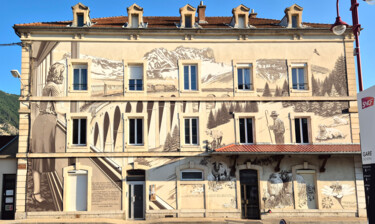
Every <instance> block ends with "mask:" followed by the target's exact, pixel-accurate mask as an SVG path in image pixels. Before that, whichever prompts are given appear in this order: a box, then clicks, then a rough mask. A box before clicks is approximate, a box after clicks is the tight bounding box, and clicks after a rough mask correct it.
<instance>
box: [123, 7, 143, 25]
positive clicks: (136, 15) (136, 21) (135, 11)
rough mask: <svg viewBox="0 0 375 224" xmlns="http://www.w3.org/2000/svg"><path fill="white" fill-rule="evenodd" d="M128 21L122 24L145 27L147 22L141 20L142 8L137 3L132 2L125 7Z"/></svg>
mask: <svg viewBox="0 0 375 224" xmlns="http://www.w3.org/2000/svg"><path fill="white" fill-rule="evenodd" d="M127 10H128V22H127V23H126V24H125V25H124V27H125V28H146V27H147V23H144V22H143V8H142V7H140V6H139V5H137V4H135V3H134V4H133V5H131V6H130V7H128V8H127Z"/></svg>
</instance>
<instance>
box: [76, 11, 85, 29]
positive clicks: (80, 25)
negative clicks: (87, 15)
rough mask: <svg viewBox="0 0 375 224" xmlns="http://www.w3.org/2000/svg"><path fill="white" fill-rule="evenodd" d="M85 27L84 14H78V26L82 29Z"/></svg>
mask: <svg viewBox="0 0 375 224" xmlns="http://www.w3.org/2000/svg"><path fill="white" fill-rule="evenodd" d="M83 25H84V19H83V13H77V26H78V27H82V26H83Z"/></svg>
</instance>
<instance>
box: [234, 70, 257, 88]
mask: <svg viewBox="0 0 375 224" xmlns="http://www.w3.org/2000/svg"><path fill="white" fill-rule="evenodd" d="M237 81H238V89H239V90H253V84H252V80H251V70H250V68H249V67H243V68H238V69H237Z"/></svg>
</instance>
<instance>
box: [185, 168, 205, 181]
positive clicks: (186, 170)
mask: <svg viewBox="0 0 375 224" xmlns="http://www.w3.org/2000/svg"><path fill="white" fill-rule="evenodd" d="M185 172H189V173H201V174H202V178H201V179H185V178H183V173H185ZM203 180H204V172H203V170H199V169H183V170H180V181H203Z"/></svg>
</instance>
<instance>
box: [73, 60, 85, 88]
mask: <svg viewBox="0 0 375 224" xmlns="http://www.w3.org/2000/svg"><path fill="white" fill-rule="evenodd" d="M77 69H78V71H79V80H80V81H81V79H82V69H86V89H75V85H83V84H81V82H79V83H78V84H76V83H75V82H74V79H75V70H77ZM87 70H88V69H87V65H82V64H76V65H73V90H74V91H86V90H87V77H88V74H87Z"/></svg>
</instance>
